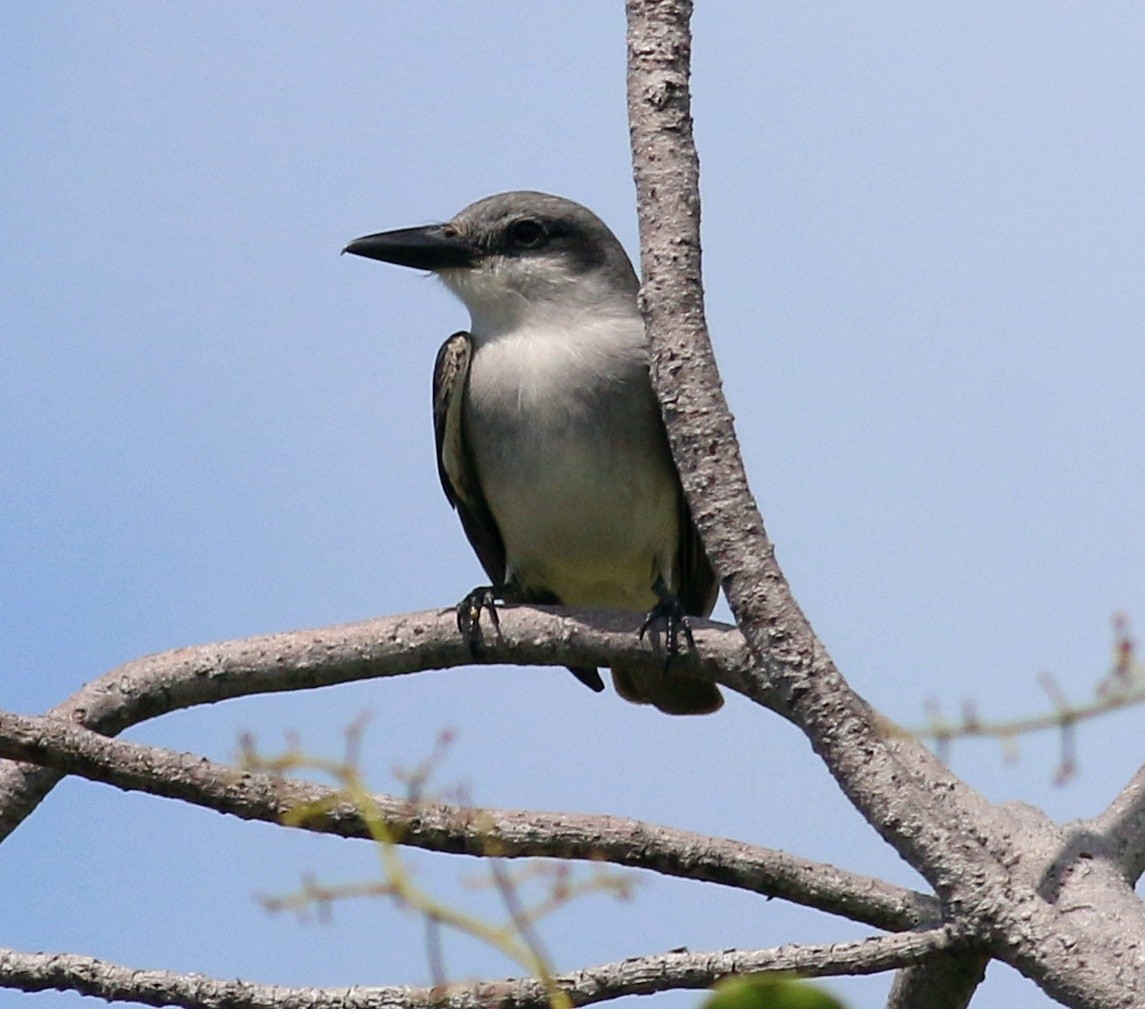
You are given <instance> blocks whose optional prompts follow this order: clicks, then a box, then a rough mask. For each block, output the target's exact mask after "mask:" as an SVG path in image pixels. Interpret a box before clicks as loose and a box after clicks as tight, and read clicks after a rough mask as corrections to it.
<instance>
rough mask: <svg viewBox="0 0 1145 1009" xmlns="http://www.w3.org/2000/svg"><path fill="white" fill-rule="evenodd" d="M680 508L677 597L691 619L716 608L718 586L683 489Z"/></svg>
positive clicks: (679, 502)
mask: <svg viewBox="0 0 1145 1009" xmlns="http://www.w3.org/2000/svg"><path fill="white" fill-rule="evenodd" d="M677 500H678V505H677V507H678V508H679V512H678V514H679V517H680V518H679V526H680V545H679V547H678V548H677V551H676V571H677V572H678V573H677V575H676V579H677V581H678V583H679V584H678V586H677V588H676V595H678V596H679V597H680V602H682V603H683V604H684V610H685V612H686V613H689V614H690V615H692V616H696V617H706V616H707V615H708V614H709V613H711V612H712V609H713V608H714V607H715V605H716V599H717V597H718V596H719V594H720V583H719V580H718V579H717V578H716V573H715V571H713V570H712V564H711V561H709V560H708V555H707V554H706V553H704V545H703V543H701V542H700V534H699V532H697V531H696V523H695V522H693V521H692V512H691V511H690V509H689V508H688V502H687V501H685V500H684V491H683V488H681V489H680V492H679V494H678V496H677Z"/></svg>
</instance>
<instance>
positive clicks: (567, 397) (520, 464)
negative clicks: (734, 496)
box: [465, 321, 678, 609]
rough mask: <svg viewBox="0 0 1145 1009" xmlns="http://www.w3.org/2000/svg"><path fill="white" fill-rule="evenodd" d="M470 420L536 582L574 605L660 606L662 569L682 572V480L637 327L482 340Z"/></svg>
mask: <svg viewBox="0 0 1145 1009" xmlns="http://www.w3.org/2000/svg"><path fill="white" fill-rule="evenodd" d="M635 325H636V327H638V326H639V322H638V321H637V322H636V324H635ZM465 426H466V434H467V438H468V441H469V444H470V445H471V446H472V448H473V453H474V457H475V462H476V467H477V472H478V475H479V478H480V481H481V485H482V489H483V490H484V493H485V497H486V500H487V501H488V503H489V507H490V511H491V512H492V514H493V516H494V518H495V519H496V521H497V524H498V526H499V528H500V530H501V534H502V537H503V539H504V542H505V548H506V555H507V560H508V567H509V572H510V574H512V575H515V576H516V577H517V579H518V580H519V581H520V582H521V584H522V585H523V586H524V587H525V588H531V589H536V590H542V591H546V592H551V593H554V594H555V595H557V596H558V597H559V598H560V599H561V600H562V601H564V602H567V603H569V604H570V605H584V606H603V607H614V608H624V609H645V608H647V607H648V606H650V605H651V604H652V603H653V602H654V601H655V596H654V594H653V593H652V591H651V586H652V583H653V581H654V580H655V578H656V576H657V575H662V576H663V577H664V578H665V579H666V580H667V581H669V582H670V581H671V565H672V560H673V557H674V554H675V545H676V542H677V521H678V518H677V497H676V495H677V489H676V480H675V474H674V472H673V470H672V465H671V461H670V457H669V454H668V449H667V443H666V441H665V436H664V432H663V427H662V424H661V421H660V417H659V411H658V407H657V404H656V401H655V398H654V396H653V394H652V390H651V386H650V384H649V381H648V375H647V364H646V352H645V350H644V347H643V337H642V334H641V333H640V331H639V329H638V328H633V327H631V326H628V327H625V328H624V329H623V330H620V331H615V330H614V331H613V332H610V333H605V334H601V333H590V334H588V335H587V336H586V337H585V338H582V339H580V340H576V341H573V340H569V339H568V336H567V334H566V333H555V334H543V333H537V332H532V333H526V334H515V335H514V336H512V337H510V338H502V339H499V340H496V341H492V342H490V343H487V344H484V345H482V346H480V347H479V348H478V349H477V351H476V353H475V354H474V359H473V363H472V366H471V370H470V376H469V395H468V397H467V402H466V414H465Z"/></svg>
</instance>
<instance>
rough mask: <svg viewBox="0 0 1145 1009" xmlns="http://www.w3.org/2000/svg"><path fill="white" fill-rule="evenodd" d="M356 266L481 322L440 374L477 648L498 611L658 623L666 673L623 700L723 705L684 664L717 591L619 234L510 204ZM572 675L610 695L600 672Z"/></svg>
mask: <svg viewBox="0 0 1145 1009" xmlns="http://www.w3.org/2000/svg"><path fill="white" fill-rule="evenodd" d="M344 251H346V252H350V253H353V254H355V255H358V256H367V257H369V258H371V259H379V260H382V261H383V262H387V263H396V264H398V265H400V266H408V267H412V268H414V269H419V270H429V271H431V272H433V273H434V274H436V275H437V276H438V277H439V278H440V279H441V280H442V282H443V283H444V284H445V286H446V287H447V288H449V290H450V291H452V292H453V293H454V294H455V295H457V297H458V298H460V299H461V301H462V302H464V303H465V306H466V308H468V309H469V315H470V320H471V321H470V328H469V331H468V332H460V333H454V334H453V336H451V337H449V339H448V340H446V341H445V343H444V344H443V345H442V347H441V350H440V351H439V352H438V355H437V362H436V364H435V366H434V373H433V420H434V431H435V433H436V436H437V437H436V440H437V465H438V472H439V474H440V476H441V484H442V487H443V488H444V489H445V494H446V497H448V498H449V501H450V503H451V504H452V505H453V506H454V507H455V508H456V509H457V511H458V514H459V515H460V517H461V524H462V526H463V527H464V528H465V533H466V535H467V536H468V538H469V542H470V543H471V544H472V545H473V549H474V550H475V551H476V553H477V556H478V558H479V559H480V561H481V565H482V567H484V569H485V572H486V573H487V574H488V576H489V578H490V580H491V581H492V585H491V586H487V587H482V588H479V589H475V590H474V591H473V592H472V593H470V594H469V595H468V596H467V597H466V598H465V600H463V601H462V603H461V604H460V605H459V607H458V617H459V619H458V623H459V626H460V627H461V629H462V630H463V632H465V633H466V634H467V635H468V636H469V638H470V641H471V644H472V643H475V642H476V641H477V640H479V635H480V631H479V628H478V623H479V620H480V616H481V612H482V609H483V608H488V609H489V610H490V612H491V613H492V615H493V619H494V620H495V619H496V609H495V606H494V601H495V600H502V601H509V602H534V603H563V604H565V605H568V606H583V607H591V608H607V609H619V610H633V611H640V612H647V613H648V619H647V620H646V621H645V624H644V628H643V629H642V630H641V634H643V633H644V629H647V627H649V626H650V625H651V623H652V622H654V621H656V620H660V619H662V620H664V621H665V622H666V624H667V635H666V640H667V649H668V662H667V663H666V665H665V667H664V669H663V671H659V670H643V669H629V668H625V667H623V666H620V667H616V668H613V670H612V678H613V683H614V684H615V686H616V690H617V692H618V693H619V694H620V695H621V696H622V697H624V698H626V699H627V700H629V701H632V702H634V703H636V704H652V705H655V706H656V707H657V708H659V709H660V710H661V711H664V712H667V713H669V714H675V715H691V714H707V713H709V712H712V711H715V710H716V709H718V708H719V707H720V705H721V704H722V703H723V699H722V697H721V696H720V692H719V690H718V688H717V687H716V686H715V685H714V684H711V683H705V682H701V681H699V680H693V679H687V678H685V677H682V676H678V675H674V674H673V672H672V669H671V666H670V663H671V659H672V656H673V654H674V652H675V650H676V648H677V646H678V636H679V634H680V633H681V632H682V633H683V634H684V636H685V639H686V640H688V641H689V642H690V640H691V631H690V630H689V628H688V625H687V616H688V615H689V614H690V615H696V616H707V615H708V614H709V613H711V611H712V607H713V606H714V605H715V601H716V595H717V592H718V588H719V587H718V584H717V581H716V576H715V574H714V572H713V571H712V567H711V564H710V563H709V562H708V559H707V557H706V556H705V554H704V550H703V546H702V545H701V543H700V539H699V536H698V534H697V532H696V528H695V525H694V524H693V522H692V518H691V514H690V513H689V511H688V506H687V503H686V502H685V500H684V494H683V491H682V489H681V487H680V480H679V477H678V476H677V474H676V469H675V466H674V464H673V462H672V456H671V453H670V451H669V449H668V440H667V435H666V433H665V430H664V423H663V420H662V419H661V416H660V408H659V404H658V403H657V401H656V396H655V394H654V392H653V390H652V384H651V381H650V379H649V374H648V366H649V354H648V344H647V341H646V339H645V335H644V326H643V322H642V320H641V317H640V312H639V310H638V308H637V300H636V296H637V292H638V290H639V282H638V281H637V279H636V274H635V272H634V271H633V269H632V264H631V262H629V259H628V256H627V254H626V253H625V251H624V248H623V246H621V244H620V242H619V241H618V240H617V239H616V236H615V235H613V234H612V232H611V231H609V229H608V227H607V226H606V225H605V224H604V223H603V222H602V221H601V220H600V219H599V218H598V217H597V216H596V215H595V214H593V213H592V212H591V211H590V210H588V209H586V208H585V207H582V206H580V205H579V204H577V203H573V202H572V201H571V200H565V199H562V198H560V197H557V196H549V195H547V194H545V193H534V192H510V193H500V194H498V195H496V196H490V197H488V198H486V199H484V200H480V201H478V202H477V203H474V204H472V205H471V206H468V207H466V208H465V209H464V210H462V211H461V212H460V213H459V214H458V215H457V216H456V217H454V218H453V219H452V220H451V221H448V222H447V223H445V224H434V225H429V226H426V227H418V228H404V229H401V230H398V231H386V232H381V233H379V234H375V235H367V236H365V237H363V238H358V239H355V240H354V241H352V242H351V243H350V244H349V245H347V246H346V248H345V250H344ZM572 671H573V673H574V674H575V675H576V676H577V678H578V679H580V680H581V681H582V682H583V683H585V684H587V685H588V686H589V687H591V688H592V689H593V690H603V689H604V684H603V682H602V681H601V679H600V674H599V673H598V672H597V670H596V669H595V668H592V667H578V668H574V669H573V670H572Z"/></svg>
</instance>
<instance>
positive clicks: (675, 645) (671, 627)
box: [640, 575, 696, 673]
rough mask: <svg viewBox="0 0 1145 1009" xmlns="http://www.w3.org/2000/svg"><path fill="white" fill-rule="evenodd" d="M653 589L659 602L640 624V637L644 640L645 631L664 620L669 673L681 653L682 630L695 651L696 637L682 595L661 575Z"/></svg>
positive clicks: (666, 667) (665, 664) (653, 584)
mask: <svg viewBox="0 0 1145 1009" xmlns="http://www.w3.org/2000/svg"><path fill="white" fill-rule="evenodd" d="M652 591H653V592H655V593H656V597H657V602H656V605H655V606H653V607H652V609H650V610H649V611H648V616H646V617H645V618H644V623H642V624H641V625H640V638H641V640H643V638H644V635H645V633H647V631H648V629H649V628H650V627H651V626H652V625H653V624H654V623H656V622H657V621H659V620H663V621H664V642H665V645H666V649H665V650H666V652H667V655H666V656H665V658H664V672H665V673H667V672H668V667H669V666H670V665H671V664H672V660H673V659H674V658H675V657H676V656H677V655H679V654H680V632H681V631H683V632H684V640H685V641H687V642H688V648H689V649H691V650H692V651H693V652H694V651H695V650H696V639H695V638H693V637H692V627H691V625H690V624H689V623H688V613H687V611H686V610H685V609H684V604H683V603H682V602H680V597H679V596H677V595H676V593H674V592H673V591H672V590H671V589H669V588H668V586H667V585H665V584H664V579H663V578H661V577H660V576H659V575H657V576H656V581H655V582H653V583H652Z"/></svg>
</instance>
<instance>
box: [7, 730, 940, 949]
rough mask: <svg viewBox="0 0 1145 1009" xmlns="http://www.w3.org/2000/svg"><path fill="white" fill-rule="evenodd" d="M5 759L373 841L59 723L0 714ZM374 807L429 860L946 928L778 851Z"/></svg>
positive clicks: (259, 788)
mask: <svg viewBox="0 0 1145 1009" xmlns="http://www.w3.org/2000/svg"><path fill="white" fill-rule="evenodd" d="M0 756H4V757H8V758H10V759H16V760H28V761H33V762H35V763H37V764H41V765H43V766H47V767H51V768H53V769H55V770H57V771H61V772H64V773H69V774H78V775H81V776H83V777H85V778H89V779H91V780H93V781H102V782H104V783H106V784H109V785H114V786H116V787H117V788H123V789H130V790H132V791H142V792H147V793H150V794H152V795H160V796H164V797H166V798H171V799H181V800H183V801H186V802H190V803H193V804H194V805H198V806H203V807H205V808H207V809H214V810H216V811H218V812H220V813H229V814H231V815H233V816H237V817H240V818H242V819H244V820H262V821H265V822H268V823H281V822H282V821H283V818H284V817H285V816H286V815H287V814H288V813H290V812H291V811H292V810H297V809H299V808H301V807H304V806H305V807H308V808H322V809H324V810H325V812H322V813H320V814H315V815H314V816H312V817H310V818H308V820H307V821H306V823H305V824H304V825H303V826H304V827H305V829H307V830H312V831H315V832H319V833H329V834H337V835H340V836H342V837H356V838H369V837H370V833H369V831H368V829H367V827H366V824H365V823H364V821H363V819H362V816H361V813H360V810H359V809H358V808H357V807H355V806H354V805H353V804H352V803H350V802H348V801H345V800H344V799H342V800H341V801H339V798H340V793H338V792H336V791H335V790H334V789H331V788H324V787H322V786H319V785H316V784H313V783H311V782H306V781H300V780H294V779H289V778H282V777H275V776H272V775H269V774H256V773H250V772H246V771H240V770H237V769H235V768H233V767H226V766H224V765H221V764H216V763H213V762H212V761H209V760H206V759H205V758H202V757H197V756H194V755H192V754H185V753H174V752H172V751H170V750H164V749H161V748H160V747H156V746H146V745H143V744H140V743H129V742H124V741H117V740H113V739H108V738H106V737H104V736H101V735H98V734H97V733H94V732H91V731H90V730H88V729H83V728H80V727H79V726H75V725H70V724H68V723H66V722H59V721H56V720H54V719H49V718H25V717H22V716H19V715H13V714H9V713H6V712H0ZM374 799H375V802H376V804H377V809H378V811H379V813H380V814H381V815H382V816H383V817H384V818H385V820H386V823H387V825H388V826H389V827H390V828H391V830H392V831H393V833H394V836H396V837H399V838H400V839H401V840H400V843H401V844H405V845H410V846H413V847H418V848H425V849H429V850H431V851H442V852H450V853H453V854H465V855H475V856H488V855H489V854H490V853H496V855H497V856H498V857H503V858H522V857H547V858H567V859H580V860H585V861H592V862H601V861H606V862H611V863H614V864H616V865H623V866H626V867H629V868H640V869H650V870H653V871H656V872H659V873H662V874H664V875H668V876H677V877H680V878H684V879H694V880H701V881H705V882H710V883H719V884H722V885H724V886H733V887H739V888H741V889H746V890H751V891H754V892H756V893H760V894H764V895H765V896H768V897H779V898H784V899H787V900H791V901H794V902H795V903H799V904H803V905H805V906H808V907H814V908H817V909H819V910H821V911H826V912H829V913H832V914H840V915H843V916H845V917H847V918H850V919H852V920H854V921H859V922H863V923H865V924H868V925H873V926H875V927H876V928H885V929H891V930H894V931H904V930H906V929H910V928H915V927H917V926H919V925H925V924H931V923H934V922H936V921H937V920H938V903H937V901H935V900H934V899H933V898H931V897H927V896H925V895H923V894H920V893H915V892H913V891H911V890H906V889H903V888H901V887H896V886H892V885H890V884H889V883H884V882H882V881H880V880H877V879H872V878H870V877H867V876H861V875H858V874H856V873H849V872H846V871H844V870H842V869H838V868H836V867H835V866H832V865H824V864H822V863H819V862H812V861H810V860H807V859H800V858H796V857H793V856H791V855H787V854H785V853H784V852H781V851H776V850H774V849H771V848H763V847H758V846H755V845H748V844H743V843H741V842H738V841H731V840H725V839H723V838H715V837H709V836H706V835H703V834H696V833H693V832H691V831H685V830H675V829H673V828H670V827H663V826H660V825H658V824H652V823H643V822H641V821H639V820H630V819H626V818H622V817H613V816H590V815H583V814H572V813H540V812H531V811H525V810H506V809H475V808H465V807H460V806H452V805H447V804H443V803H435V802H417V803H412V802H410V801H408V800H405V799H398V798H394V797H392V796H384V795H379V796H375V797H374Z"/></svg>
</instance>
